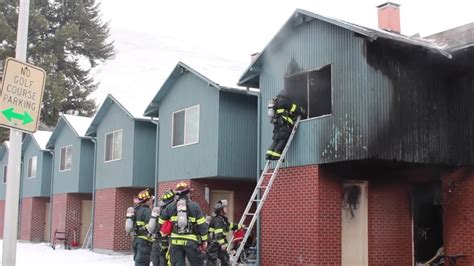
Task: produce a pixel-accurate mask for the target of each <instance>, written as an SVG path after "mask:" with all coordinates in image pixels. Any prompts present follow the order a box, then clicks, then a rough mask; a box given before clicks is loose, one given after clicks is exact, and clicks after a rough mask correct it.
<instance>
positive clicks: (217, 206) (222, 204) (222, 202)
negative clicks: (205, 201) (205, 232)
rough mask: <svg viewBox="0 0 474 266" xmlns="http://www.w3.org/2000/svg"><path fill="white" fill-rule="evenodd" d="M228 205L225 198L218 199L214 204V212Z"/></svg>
mask: <svg viewBox="0 0 474 266" xmlns="http://www.w3.org/2000/svg"><path fill="white" fill-rule="evenodd" d="M227 205H228V202H227V200H225V199H223V200H219V201H218V202H217V203H216V204H215V205H214V212H215V213H216V214H217V213H219V212H220V211H221V210H222V209H224V208H225V207H227Z"/></svg>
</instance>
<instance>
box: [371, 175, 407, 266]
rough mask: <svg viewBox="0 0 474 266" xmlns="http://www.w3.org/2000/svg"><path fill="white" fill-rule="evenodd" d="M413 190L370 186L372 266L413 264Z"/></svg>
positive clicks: (388, 185)
mask: <svg viewBox="0 0 474 266" xmlns="http://www.w3.org/2000/svg"><path fill="white" fill-rule="evenodd" d="M409 191H410V187H409V186H408V185H406V184H396V183H395V184H383V183H382V184H378V183H374V182H372V183H369V188H368V205H369V209H368V216H369V217H368V218H369V221H368V223H369V227H368V228H369V263H370V265H410V264H412V255H411V254H412V232H411V228H412V218H411V207H410V194H409Z"/></svg>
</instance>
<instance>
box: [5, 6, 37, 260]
mask: <svg viewBox="0 0 474 266" xmlns="http://www.w3.org/2000/svg"><path fill="white" fill-rule="evenodd" d="M29 9H30V1H29V0H20V11H19V14H18V32H17V39H16V59H18V60H20V61H23V62H25V61H26V45H27V41H28V15H29ZM22 135H23V134H22V133H21V132H20V131H18V130H14V129H10V149H9V152H8V168H7V191H6V197H5V217H4V223H3V224H4V228H3V253H2V255H3V256H2V265H9V266H10V265H12V266H14V265H16V242H17V238H18V234H17V233H18V205H19V198H20V172H21V140H22Z"/></svg>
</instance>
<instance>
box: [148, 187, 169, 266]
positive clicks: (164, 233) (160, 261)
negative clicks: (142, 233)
mask: <svg viewBox="0 0 474 266" xmlns="http://www.w3.org/2000/svg"><path fill="white" fill-rule="evenodd" d="M174 197H175V194H174V192H173V190H168V191H166V192H165V193H164V194H163V195H162V196H161V200H160V202H158V207H154V208H153V210H152V212H151V219H150V222H149V223H148V226H147V230H148V232H149V233H150V234H152V235H153V236H154V239H155V241H154V242H153V246H152V249H151V262H152V263H153V266H158V265H160V266H167V265H168V264H169V262H170V261H169V259H170V257H169V238H170V234H171V228H172V225H171V222H168V223H169V224H165V225H163V226H161V230H160V231H158V230H157V228H158V227H157V220H158V218H159V216H160V213H161V212H162V211H163V210H164V209H165V208H166V207H167V206H168V205H169V204H170V203H171V202H173V201H174Z"/></svg>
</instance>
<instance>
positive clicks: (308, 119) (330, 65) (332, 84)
mask: <svg viewBox="0 0 474 266" xmlns="http://www.w3.org/2000/svg"><path fill="white" fill-rule="evenodd" d="M327 66H329V67H330V68H331V113H329V114H324V115H320V116H314V117H309V105H310V104H309V98H310V97H309V78H308V75H309V73H311V72H314V71H320V70H322V69H323V68H325V67H327ZM303 74H305V75H306V90H307V95H308V97H307V98H308V100H307V101H306V103H307V106H308V110H306V113H307V116H306V118H302V119H301V122H303V121H311V120H315V119H320V118H325V117H329V116H332V115H334V109H333V108H334V76H333V75H334V71H333V63H329V64H325V65H322V66H320V67H315V68H310V69H308V70H304V71H300V72H296V73H293V74H291V75H288V76H285V77H284V80H286V79H287V78H291V77H294V76H297V75H303Z"/></svg>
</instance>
